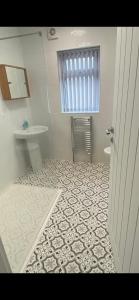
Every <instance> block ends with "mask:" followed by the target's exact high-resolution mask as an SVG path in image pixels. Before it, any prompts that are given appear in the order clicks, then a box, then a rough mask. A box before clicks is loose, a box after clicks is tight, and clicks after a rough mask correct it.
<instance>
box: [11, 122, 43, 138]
mask: <svg viewBox="0 0 139 300" xmlns="http://www.w3.org/2000/svg"><path fill="white" fill-rule="evenodd" d="M46 131H48V127H47V126H42V125H34V126H30V127H28V128H27V129H18V130H16V131H15V132H14V134H15V137H16V138H18V139H29V138H31V137H35V136H37V135H39V134H41V133H44V132H46Z"/></svg>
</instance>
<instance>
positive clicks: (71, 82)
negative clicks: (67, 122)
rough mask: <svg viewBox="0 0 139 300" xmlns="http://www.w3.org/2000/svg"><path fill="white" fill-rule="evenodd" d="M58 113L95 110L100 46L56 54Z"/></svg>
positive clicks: (97, 103) (98, 96) (97, 92)
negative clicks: (59, 102) (58, 88)
mask: <svg viewBox="0 0 139 300" xmlns="http://www.w3.org/2000/svg"><path fill="white" fill-rule="evenodd" d="M57 55H58V62H59V75H60V91H61V104H62V112H71V113H74V112H76V113H82V112H98V111H99V98H100V95H99V93H100V92H99V81H100V80H99V77H100V76H99V73H100V70H99V65H100V64H99V60H100V47H91V48H86V49H84V48H83V49H72V50H65V51H58V52H57Z"/></svg>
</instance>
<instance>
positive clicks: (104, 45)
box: [46, 27, 116, 161]
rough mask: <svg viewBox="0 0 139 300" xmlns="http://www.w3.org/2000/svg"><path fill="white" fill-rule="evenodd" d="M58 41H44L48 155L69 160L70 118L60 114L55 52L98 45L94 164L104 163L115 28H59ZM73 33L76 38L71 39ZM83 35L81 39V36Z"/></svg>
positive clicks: (109, 116)
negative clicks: (48, 115) (98, 74)
mask: <svg viewBox="0 0 139 300" xmlns="http://www.w3.org/2000/svg"><path fill="white" fill-rule="evenodd" d="M56 29H57V36H58V39H57V40H52V41H47V44H46V59H47V79H48V95H49V106H50V113H51V117H50V123H51V136H52V139H51V146H50V148H51V155H52V157H54V158H57V159H62V158H63V159H64V158H65V159H71V158H72V152H71V136H70V117H69V115H66V114H62V113H61V106H60V91H59V78H58V69H57V53H56V51H58V50H64V49H71V48H79V47H85V46H95V45H100V73H101V78H100V81H101V99H100V112H99V113H96V114H93V120H94V161H105V160H106V159H107V155H105V154H104V151H103V149H104V148H105V147H106V146H108V145H109V139H108V137H107V136H106V134H105V129H107V128H108V127H109V126H111V121H112V102H113V84H114V66H115V44H116V28H112V27H108V28H103V27H99V28H97V27H96V28H95V27H88V28H87V27H84V28H81V27H80V28H79V27H78V28H77V27H76V28H75V27H74V28H72V27H63V28H62V27H59V28H56ZM75 30H76V36H75V35H72V33H73V31H75ZM81 33H82V35H80V34H81Z"/></svg>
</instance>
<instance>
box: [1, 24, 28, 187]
mask: <svg viewBox="0 0 139 300" xmlns="http://www.w3.org/2000/svg"><path fill="white" fill-rule="evenodd" d="M16 34H19V32H18V30H17V28H15V27H0V37H6V36H10V35H16ZM0 64H11V65H17V66H21V67H22V66H23V67H24V61H23V56H22V48H21V43H20V39H19V38H16V39H9V40H4V41H0ZM29 101H30V100H25V99H23V100H22V99H21V100H14V101H4V100H3V99H2V95H1V92H0V192H1V191H2V190H3V188H5V187H6V186H7V185H8V184H9V183H11V182H13V181H14V180H15V178H16V177H17V176H19V175H21V174H23V173H24V171H25V169H26V166H27V163H28V157H27V156H26V155H24V154H25V153H22V149H23V147H22V146H23V145H22V143H21V142H17V141H16V140H15V138H14V135H13V132H14V130H15V129H16V128H19V127H20V126H21V124H22V123H23V120H24V119H28V120H29V121H30V122H31V114H30V109H29Z"/></svg>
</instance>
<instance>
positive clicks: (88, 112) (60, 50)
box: [56, 44, 101, 116]
mask: <svg viewBox="0 0 139 300" xmlns="http://www.w3.org/2000/svg"><path fill="white" fill-rule="evenodd" d="M89 48H94V49H95V48H99V110H98V111H82V112H81V111H80V112H77V111H74V112H73V111H71V112H68V111H63V110H62V106H63V104H62V97H61V94H62V93H61V69H60V68H61V66H60V60H59V56H58V55H59V52H66V51H67V52H68V51H72V50H85V49H89ZM56 55H57V65H58V82H59V84H58V89H59V104H60V113H61V114H67V115H69V116H70V115H71V116H72V115H73V116H75V115H76V114H77V115H80V114H81V115H83V114H84V115H87V114H89V115H91V114H92V115H93V114H99V113H100V112H101V44H97V45H93V46H92V45H91V46H86V47H78V48H68V49H59V50H57V51H56Z"/></svg>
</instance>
